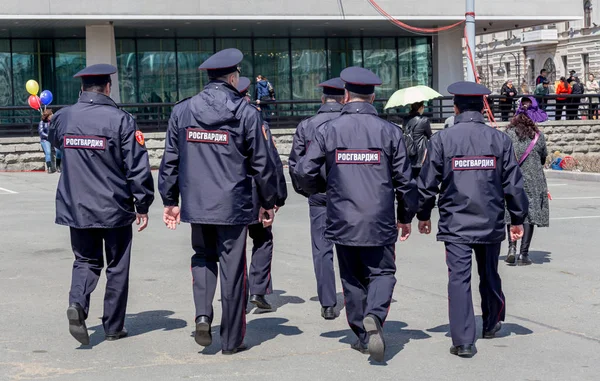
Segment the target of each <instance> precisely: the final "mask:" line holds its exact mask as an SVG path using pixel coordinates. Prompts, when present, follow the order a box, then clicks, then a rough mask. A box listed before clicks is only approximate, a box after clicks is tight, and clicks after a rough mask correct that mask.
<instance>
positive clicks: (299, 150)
mask: <svg viewBox="0 0 600 381" xmlns="http://www.w3.org/2000/svg"><path fill="white" fill-rule="evenodd" d="M319 87H322V88H323V95H322V96H321V103H322V105H321V107H320V108H319V111H317V115H314V116H313V117H311V118H308V119H305V120H303V121H302V122H300V124H298V127H297V128H296V133H295V134H294V141H293V144H292V151H291V152H290V158H289V168H290V177H291V179H292V185H293V186H294V190H295V191H296V193H298V194H300V195H303V196H305V197H308V205H309V213H310V239H311V246H312V258H313V265H314V269H315V277H316V278H317V296H318V298H319V302H320V304H321V316H322V317H323V318H324V319H325V320H333V319H335V318H336V316H335V306H336V304H337V297H336V287H335V270H334V269H333V243H331V242H329V241H327V240H326V239H325V238H324V236H323V233H324V231H325V226H326V222H327V195H326V194H325V193H317V194H313V195H309V194H308V193H307V192H305V191H303V190H302V189H301V188H300V186H299V185H298V181H296V176H295V173H294V171H295V169H296V165H297V164H298V161H299V160H300V159H301V158H302V157H303V156H304V155H306V151H307V149H308V147H309V146H310V144H311V142H313V141H314V139H315V134H316V131H317V128H319V127H320V126H322V125H324V124H325V123H326V122H328V121H330V120H332V119H335V118H337V117H339V116H340V112H341V111H342V107H343V104H344V81H342V80H341V78H339V77H337V78H333V79H330V80H328V81H325V82H323V83H320V84H319Z"/></svg>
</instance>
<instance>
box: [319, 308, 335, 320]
mask: <svg viewBox="0 0 600 381" xmlns="http://www.w3.org/2000/svg"><path fill="white" fill-rule="evenodd" d="M321 316H322V317H323V319H325V320H333V319H335V310H334V309H333V307H321Z"/></svg>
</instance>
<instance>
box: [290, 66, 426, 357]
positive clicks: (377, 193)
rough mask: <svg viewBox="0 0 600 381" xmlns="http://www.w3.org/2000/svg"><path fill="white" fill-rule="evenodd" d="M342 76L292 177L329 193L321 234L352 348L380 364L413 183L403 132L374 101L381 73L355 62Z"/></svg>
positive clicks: (302, 185)
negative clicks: (333, 260)
mask: <svg viewBox="0 0 600 381" xmlns="http://www.w3.org/2000/svg"><path fill="white" fill-rule="evenodd" d="M340 77H341V78H342V80H343V81H344V82H345V88H346V92H345V99H344V100H345V105H344V107H343V108H342V111H341V115H340V117H339V118H336V119H333V120H331V121H329V122H327V123H326V124H325V125H324V126H322V127H321V128H319V129H317V132H316V134H315V137H314V140H313V141H312V143H311V144H310V146H309V147H308V151H307V152H306V155H305V156H304V157H303V158H301V159H300V161H299V162H298V163H297V164H296V169H295V171H294V174H295V177H296V181H297V182H298V186H299V187H300V189H302V190H303V191H304V192H306V193H308V194H315V193H318V192H323V191H326V192H327V227H326V228H325V238H326V239H328V240H329V241H331V242H333V243H335V245H336V252H337V256H338V262H339V265H340V277H341V279H342V287H343V289H344V299H345V304H346V314H347V318H348V323H349V325H350V328H351V329H352V331H354V333H355V334H356V335H357V336H358V341H357V342H356V343H355V344H353V345H352V348H353V349H356V350H358V351H360V352H362V353H370V354H371V357H372V359H373V360H375V361H379V362H382V361H384V355H385V342H384V339H383V331H382V328H381V327H382V325H383V323H384V322H385V319H386V317H387V314H388V309H389V307H390V303H391V299H392V293H393V291H394V285H395V284H396V278H395V276H394V274H395V272H396V265H395V263H394V259H395V243H396V240H397V239H398V230H401V231H402V234H401V238H400V240H402V241H404V240H406V239H408V237H409V235H410V231H411V225H410V223H411V220H412V218H413V216H414V213H415V209H416V202H417V192H416V184H415V182H414V180H411V168H410V160H409V159H408V157H407V153H406V147H405V144H404V140H403V138H402V131H401V130H400V129H399V128H398V127H397V126H395V125H394V124H392V123H389V122H387V121H385V120H383V119H380V118H379V117H378V116H377V110H376V109H375V107H373V106H372V103H373V100H374V99H375V95H374V92H375V86H376V85H380V84H381V80H380V79H379V77H377V75H375V74H374V73H372V72H371V71H369V70H367V69H363V68H360V67H350V68H347V69H344V70H343V71H342V73H341V75H340ZM323 167H325V169H326V173H327V179H326V180H324V179H323V178H322V175H321V173H322V168H323ZM394 199H396V200H397V201H398V205H397V216H396V213H394V206H395V205H394Z"/></svg>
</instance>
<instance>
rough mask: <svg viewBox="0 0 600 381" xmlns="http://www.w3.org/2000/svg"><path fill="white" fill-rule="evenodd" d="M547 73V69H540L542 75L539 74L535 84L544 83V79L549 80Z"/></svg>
mask: <svg viewBox="0 0 600 381" xmlns="http://www.w3.org/2000/svg"><path fill="white" fill-rule="evenodd" d="M547 75H548V72H547V71H546V69H542V70H540V75H538V77H537V78H536V79H535V86H536V87H537V86H538V85H540V84H542V83H544V81H546V80H547Z"/></svg>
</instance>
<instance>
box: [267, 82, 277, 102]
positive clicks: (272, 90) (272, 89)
mask: <svg viewBox="0 0 600 381" xmlns="http://www.w3.org/2000/svg"><path fill="white" fill-rule="evenodd" d="M267 89H268V90H269V96H270V97H271V98H275V89H274V88H273V85H271V82H267Z"/></svg>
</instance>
